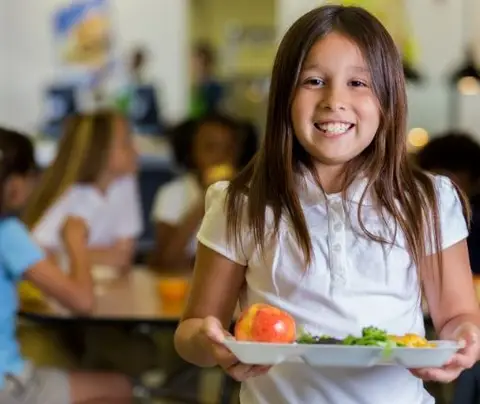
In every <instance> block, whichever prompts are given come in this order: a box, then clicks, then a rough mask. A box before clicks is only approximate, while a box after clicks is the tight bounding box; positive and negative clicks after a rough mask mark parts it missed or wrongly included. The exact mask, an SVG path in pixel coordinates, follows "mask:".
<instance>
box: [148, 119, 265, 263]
mask: <svg viewBox="0 0 480 404" xmlns="http://www.w3.org/2000/svg"><path fill="white" fill-rule="evenodd" d="M180 128H181V129H183V130H178V131H175V133H174V134H173V142H174V149H175V151H176V154H177V160H178V163H179V164H180V165H183V166H185V168H186V169H187V170H188V171H187V173H185V174H184V175H182V176H180V177H179V178H178V179H176V180H174V181H172V182H171V183H169V184H167V185H166V186H164V187H162V188H161V189H160V190H159V191H158V193H157V196H156V197H155V203H154V206H153V212H152V216H153V220H154V222H155V227H156V251H155V252H154V256H153V262H154V264H155V265H157V266H161V267H169V268H171V267H174V266H176V267H179V268H189V267H191V263H192V260H193V257H194V256H195V251H196V239H195V233H196V231H197V230H198V227H199V226H200V222H201V220H202V218H203V214H204V213H205V206H204V201H205V197H204V195H205V190H206V188H208V186H209V185H210V184H211V183H212V181H217V180H219V179H227V178H225V176H229V175H231V174H233V172H230V173H229V172H227V171H228V170H226V171H225V172H224V173H223V174H222V173H220V178H219V177H218V176H217V175H210V174H209V173H211V172H212V171H211V169H212V168H213V167H216V166H218V165H228V166H231V167H234V170H236V169H238V168H241V167H243V166H245V165H246V164H247V162H248V161H249V160H250V159H251V158H252V157H253V154H254V153H255V151H256V146H257V144H256V143H257V137H256V133H255V131H252V130H251V129H250V131H247V130H246V128H244V127H243V126H242V125H241V124H240V123H238V122H236V121H235V120H234V119H232V118H230V117H227V116H224V115H220V114H214V115H208V116H207V117H204V118H202V119H200V120H199V121H195V122H187V123H186V124H184V125H181V126H180ZM232 171H233V170H232Z"/></svg>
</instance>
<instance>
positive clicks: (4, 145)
mask: <svg viewBox="0 0 480 404" xmlns="http://www.w3.org/2000/svg"><path fill="white" fill-rule="evenodd" d="M25 140H28V138H26V137H25V136H23V135H21V134H19V133H16V132H13V131H10V130H5V129H0V318H1V319H2V321H1V322H0V402H1V403H22V404H45V403H48V404H67V403H68V404H74V403H84V402H93V401H95V402H102V403H112V404H113V403H128V402H131V396H132V388H131V385H130V383H129V381H128V380H127V379H126V378H124V377H123V376H121V375H114V374H94V373H82V372H79V373H67V372H63V371H61V370H57V369H43V368H35V367H34V366H33V365H32V364H31V363H30V362H28V360H26V359H24V358H23V357H22V356H21V354H20V349H19V345H18V343H17V340H16V337H15V334H16V315H17V309H18V299H17V283H18V282H19V281H20V280H21V279H27V280H29V281H30V282H32V283H33V284H34V285H35V286H36V287H38V288H39V289H40V290H41V291H42V292H43V293H44V294H45V295H47V296H49V297H52V298H54V299H56V300H57V301H58V302H59V303H61V304H63V305H64V306H65V307H67V308H68V309H70V310H72V311H76V312H79V313H83V314H87V313H89V312H90V311H91V310H92V308H93V304H94V294H93V287H92V280H91V276H90V273H89V263H88V260H87V257H88V254H87V252H86V251H83V250H82V249H83V247H82V246H83V245H85V243H83V238H85V237H86V236H87V233H86V229H84V228H83V227H84V225H83V224H82V223H83V222H82V221H81V220H77V219H75V218H72V219H71V220H69V221H67V223H66V224H65V227H64V239H65V242H66V248H67V249H68V250H69V251H70V253H71V257H73V258H74V259H73V260H72V262H71V271H70V275H69V276H68V275H65V274H64V273H63V272H62V271H61V270H60V269H59V268H58V267H57V266H56V265H54V264H53V263H52V262H51V261H50V260H49V259H48V258H47V257H46V256H45V255H44V253H43V252H42V250H41V249H40V248H39V247H38V246H37V245H36V244H35V243H34V242H33V241H32V239H31V237H30V234H29V232H28V230H27V228H26V227H25V225H24V224H23V223H22V222H21V221H20V220H18V219H17V218H16V217H15V216H13V215H11V214H10V213H11V212H12V210H13V209H14V208H17V207H18V206H20V205H21V202H22V201H21V199H26V198H28V196H29V194H30V190H31V188H32V186H33V184H34V181H33V180H32V177H33V176H34V174H35V162H34V158H33V147H31V143H30V142H29V141H28V142H25ZM23 202H25V200H23Z"/></svg>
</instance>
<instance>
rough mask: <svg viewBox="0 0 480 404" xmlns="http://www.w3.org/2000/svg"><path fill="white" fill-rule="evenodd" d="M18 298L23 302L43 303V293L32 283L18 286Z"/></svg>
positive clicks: (21, 283)
mask: <svg viewBox="0 0 480 404" xmlns="http://www.w3.org/2000/svg"><path fill="white" fill-rule="evenodd" d="M18 296H19V299H20V301H21V302H28V303H31V302H43V301H44V299H45V297H44V295H43V293H42V292H41V291H40V290H39V289H37V288H36V287H35V286H33V285H32V284H31V283H30V282H27V281H22V282H20V284H19V285H18Z"/></svg>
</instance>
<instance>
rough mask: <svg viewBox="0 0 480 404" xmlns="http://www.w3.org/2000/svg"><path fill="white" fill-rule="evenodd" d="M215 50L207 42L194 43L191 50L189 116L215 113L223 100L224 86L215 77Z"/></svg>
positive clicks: (196, 116)
mask: <svg viewBox="0 0 480 404" xmlns="http://www.w3.org/2000/svg"><path fill="white" fill-rule="evenodd" d="M215 62H216V58H215V51H214V49H213V48H212V47H211V46H210V45H209V44H208V43H197V44H195V46H194V48H193V52H192V66H191V72H192V81H193V83H192V84H193V86H192V99H191V101H190V117H191V118H196V119H198V118H201V117H203V116H205V115H209V114H212V113H217V112H219V110H220V109H221V103H222V101H223V100H224V98H225V97H224V96H225V89H224V86H223V85H222V84H221V83H220V82H219V81H218V80H217V79H216V78H215Z"/></svg>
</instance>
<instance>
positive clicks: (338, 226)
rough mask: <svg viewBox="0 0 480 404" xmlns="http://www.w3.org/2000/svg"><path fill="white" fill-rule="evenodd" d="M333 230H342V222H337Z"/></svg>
mask: <svg viewBox="0 0 480 404" xmlns="http://www.w3.org/2000/svg"><path fill="white" fill-rule="evenodd" d="M333 230H335V231H340V230H342V224H341V223H335V226H333Z"/></svg>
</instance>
